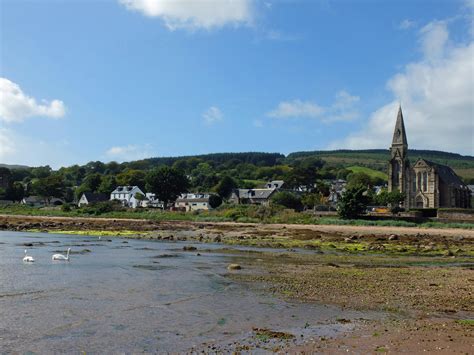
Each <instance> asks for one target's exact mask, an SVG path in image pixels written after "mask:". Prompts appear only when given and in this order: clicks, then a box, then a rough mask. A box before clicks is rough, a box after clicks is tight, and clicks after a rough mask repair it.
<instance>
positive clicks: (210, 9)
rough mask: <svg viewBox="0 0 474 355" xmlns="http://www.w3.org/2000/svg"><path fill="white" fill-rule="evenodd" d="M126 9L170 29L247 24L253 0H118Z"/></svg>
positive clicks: (251, 13)
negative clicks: (152, 18)
mask: <svg viewBox="0 0 474 355" xmlns="http://www.w3.org/2000/svg"><path fill="white" fill-rule="evenodd" d="M119 2H120V3H121V4H122V5H124V6H125V7H126V8H127V9H128V10H132V11H138V12H140V13H142V14H143V15H145V16H148V17H157V18H160V19H162V20H163V22H164V23H165V25H166V27H168V28H169V29H170V30H176V29H187V30H196V29H205V30H210V29H213V28H219V27H223V26H226V25H234V26H236V25H241V24H250V23H251V21H252V19H253V0H119Z"/></svg>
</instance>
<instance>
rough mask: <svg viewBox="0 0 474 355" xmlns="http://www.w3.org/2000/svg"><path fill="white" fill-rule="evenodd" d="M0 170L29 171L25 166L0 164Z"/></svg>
mask: <svg viewBox="0 0 474 355" xmlns="http://www.w3.org/2000/svg"><path fill="white" fill-rule="evenodd" d="M0 168H8V169H10V170H18V169H29V168H30V167H29V166H26V165H15V164H1V163H0Z"/></svg>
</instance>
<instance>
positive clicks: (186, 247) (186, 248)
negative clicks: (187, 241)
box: [183, 245, 197, 251]
mask: <svg viewBox="0 0 474 355" xmlns="http://www.w3.org/2000/svg"><path fill="white" fill-rule="evenodd" d="M183 250H184V251H194V250H197V248H196V247H193V246H192V245H185V246H184V247H183Z"/></svg>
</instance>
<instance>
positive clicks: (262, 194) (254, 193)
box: [229, 188, 277, 205]
mask: <svg viewBox="0 0 474 355" xmlns="http://www.w3.org/2000/svg"><path fill="white" fill-rule="evenodd" d="M276 191H277V189H276V188H271V189H268V188H267V189H235V190H234V191H233V192H232V195H231V196H230V198H229V201H230V202H232V203H236V204H251V205H268V203H269V202H270V197H271V196H272V195H273V194H274V193H275V192H276Z"/></svg>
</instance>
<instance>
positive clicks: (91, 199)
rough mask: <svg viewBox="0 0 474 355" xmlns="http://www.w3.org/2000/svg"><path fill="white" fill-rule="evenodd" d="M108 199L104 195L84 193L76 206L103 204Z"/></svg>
mask: <svg viewBox="0 0 474 355" xmlns="http://www.w3.org/2000/svg"><path fill="white" fill-rule="evenodd" d="M108 199H109V198H108V196H107V195H106V194H101V193H92V192H84V193H83V194H82V195H81V198H80V199H79V202H78V203H77V206H79V207H82V206H86V205H90V204H92V203H97V202H103V201H107V200H108Z"/></svg>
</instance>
